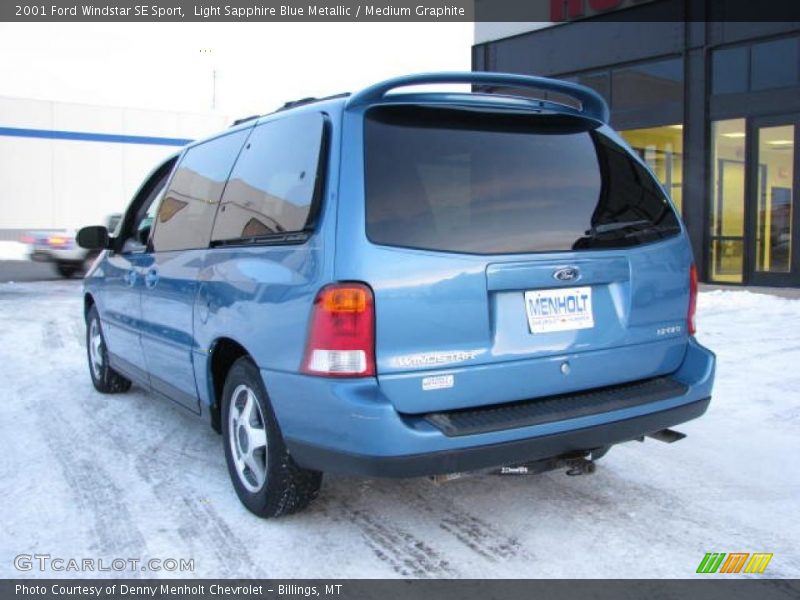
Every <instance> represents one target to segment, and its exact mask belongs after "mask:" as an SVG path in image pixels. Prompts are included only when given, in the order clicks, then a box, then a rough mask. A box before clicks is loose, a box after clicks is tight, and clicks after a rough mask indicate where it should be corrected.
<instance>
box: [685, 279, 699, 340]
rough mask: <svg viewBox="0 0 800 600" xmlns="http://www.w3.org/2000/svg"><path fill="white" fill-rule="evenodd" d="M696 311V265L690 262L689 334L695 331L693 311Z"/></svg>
mask: <svg viewBox="0 0 800 600" xmlns="http://www.w3.org/2000/svg"><path fill="white" fill-rule="evenodd" d="M696 312H697V267H695V266H694V264H692V266H691V267H690V268H689V315H688V319H687V325H688V328H689V335H694V334H695V332H696V331H697V324H696V322H695V313H696Z"/></svg>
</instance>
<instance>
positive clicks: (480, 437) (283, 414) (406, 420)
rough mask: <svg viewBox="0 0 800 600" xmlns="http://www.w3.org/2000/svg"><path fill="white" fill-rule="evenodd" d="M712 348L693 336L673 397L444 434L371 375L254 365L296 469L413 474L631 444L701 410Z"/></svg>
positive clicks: (372, 474)
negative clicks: (398, 405)
mask: <svg viewBox="0 0 800 600" xmlns="http://www.w3.org/2000/svg"><path fill="white" fill-rule="evenodd" d="M714 366H715V358H714V355H713V353H712V352H710V351H709V350H707V349H705V348H703V347H702V346H700V345H699V344H698V343H697V342H696V341H694V340H693V339H691V340H690V341H689V344H688V346H687V351H686V355H685V358H684V360H683V363H682V364H681V366H680V368H679V369H678V370H677V371H676V372H674V373H672V374H671V375H670V378H672V379H674V380H675V381H677V382H680V383H681V384H682V386H681V390H682V391H683V393H679V394H677V395H675V396H671V397H667V398H664V397H662V398H660V399H658V400H656V401H647V402H643V403H641V404H636V405H626V406H624V407H623V408H619V409H615V410H607V411H605V412H600V413H594V414H582V415H578V416H571V417H570V418H565V419H562V420H555V421H550V422H546V423H537V424H532V425H527V426H520V427H512V428H508V429H502V430H492V431H486V432H480V433H474V434H469V435H458V436H447V435H445V434H444V433H443V432H442V431H441V430H440V429H438V428H437V427H435V426H434V425H432V424H431V423H430V422H429V421H428V420H426V418H425V415H401V414H399V413H398V412H397V411H396V410H395V409H394V406H393V405H392V403H391V402H390V401H389V400H388V399H387V398H386V397H385V396H384V395H383V394H382V393H381V389H380V386H378V384H377V382H376V381H375V380H374V379H366V380H364V379H353V380H331V379H325V378H320V377H309V376H304V375H297V374H289V373H279V372H273V371H269V370H262V375H263V377H264V381H265V383H266V387H267V390H268V391H269V394H270V398H271V401H272V406H273V409H274V411H275V415H276V417H277V419H278V422H279V424H280V426H281V430H282V432H283V435H284V438H285V440H286V444H287V446H288V448H289V451H290V453H291V454H292V456H293V457H294V459H295V460H296V461H297V463H298V464H300V465H301V466H303V467H306V468H310V469H316V470H321V471H327V472H336V473H346V474H355V475H362V476H369V477H416V476H422V475H433V474H439V473H452V472H462V471H471V470H476V469H483V468H489V467H495V466H501V465H506V464H511V463H519V462H526V461H532V460H538V459H544V458H551V457H554V456H559V455H562V454H565V453H569V452H575V451H582V450H592V449H596V448H602V447H605V446H609V445H612V444H617V443H620V442H625V441H629V440H632V439H636V438H638V437H641V436H642V435H645V434H647V433H652V432H655V431H658V430H660V429H664V428H666V427H673V426H675V425H678V424H680V423H683V422H685V421H689V420H691V419H694V418H696V417H699V416H700V415H702V414H703V413H704V412H705V410H706V408H707V407H708V404H709V401H710V397H711V388H712V384H713V379H714Z"/></svg>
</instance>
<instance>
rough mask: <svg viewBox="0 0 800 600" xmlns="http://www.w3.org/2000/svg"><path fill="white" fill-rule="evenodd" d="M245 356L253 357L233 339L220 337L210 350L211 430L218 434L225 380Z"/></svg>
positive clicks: (220, 425) (220, 431) (208, 370)
mask: <svg viewBox="0 0 800 600" xmlns="http://www.w3.org/2000/svg"><path fill="white" fill-rule="evenodd" d="M243 356H247V357H250V358H251V359H252V357H253V355H252V354H251V353H250V352H248V350H247V349H246V348H245V347H244V345H242V344H241V343H239V342H237V341H236V340H235V339H233V338H231V337H226V336H222V337H218V338H217V339H215V340H214V342H213V343H212V344H211V347H210V349H209V358H208V369H207V373H206V376H207V377H208V391H209V398H210V400H211V405H210V407H209V411H210V417H211V419H210V421H211V428H212V429H213V430H214V431H216V432H217V433H222V420H221V419H222V388H223V387H224V386H225V378H226V376H227V374H228V371H230V368H231V367H232V366H233V363H235V362H236V361H237V360H239V359H240V358H242V357H243Z"/></svg>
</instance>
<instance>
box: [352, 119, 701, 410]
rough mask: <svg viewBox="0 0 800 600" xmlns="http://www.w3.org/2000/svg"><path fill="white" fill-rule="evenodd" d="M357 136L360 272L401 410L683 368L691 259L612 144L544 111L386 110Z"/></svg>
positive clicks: (652, 193) (645, 179)
mask: <svg viewBox="0 0 800 600" xmlns="http://www.w3.org/2000/svg"><path fill="white" fill-rule="evenodd" d="M365 141H366V148H367V150H366V189H365V193H366V221H367V236H368V238H369V241H370V243H371V244H372V247H371V248H370V255H371V257H373V259H374V260H371V261H370V262H369V264H367V265H365V270H366V271H367V273H366V274H365V276H366V277H367V279H366V280H367V281H369V282H370V284H371V285H372V286H373V289H374V291H375V306H376V321H377V334H376V358H377V365H378V373H379V381H380V384H381V387H382V388H383V389H384V391H385V393H387V394H388V395H389V396H390V397H391V398H392V400H393V402H394V403H395V405H396V406H397V408H398V410H400V411H402V412H412V413H413V412H426V411H429V410H433V409H436V410H442V409H452V408H460V407H468V406H474V405H479V404H487V403H495V402H505V401H513V400H521V399H525V398H530V397H536V396H545V395H551V394H558V393H564V392H567V391H573V390H576V389H585V388H587V387H599V386H602V385H611V384H614V383H619V382H623V381H632V380H636V379H641V378H645V377H650V376H655V375H657V374H662V373H664V372H668V371H669V370H674V369H675V368H677V366H678V364H679V362H680V360H681V358H682V353H683V349H684V347H685V335H686V332H685V330H684V327H683V321H685V316H686V306H687V303H688V289H687V282H688V268H689V263H690V260H691V259H690V255H689V253H688V246H687V245H686V242H685V239H684V238H683V236H681V235H680V233H681V227H680V224H679V221H678V219H677V217H676V216H675V213H674V211H673V209H672V208H671V206H670V204H669V202H668V200H667V199H666V197H665V196H664V194H663V192H662V191H661V189H660V188H659V186H658V185H657V184H656V182H655V181H654V179H653V177H652V175H651V174H650V173H649V172H648V171H647V169H646V168H645V167H644V166H643V165H642V164H641V163H640V162H639V161H638V160H637V159H636V158H635V157H633V156H631V155H630V154H629V153H628V151H627V150H625V149H624V148H623V147H622V146H621V145H620V144H619V143H618V142H617V141H615V140H614V139H613V138H612V137H611V136H610V134H609V133H608V132H605V131H602V130H599V131H598V130H597V128H596V124H595V123H593V122H588V121H585V120H583V119H580V118H577V117H572V116H565V115H556V114H553V115H531V114H518V113H516V114H507V113H505V114H498V113H479V112H475V111H467V110H454V109H441V108H432V107H427V108H422V107H380V108H376V109H373V110H372V111H371V112H370V113H369V114H368V116H367V123H366V135H365ZM381 257H382V258H381ZM643 344H649V345H648V346H646V350H645V351H643V349H642V348H643V347H644V346H642V345H643Z"/></svg>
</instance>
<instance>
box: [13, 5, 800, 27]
mask: <svg viewBox="0 0 800 600" xmlns="http://www.w3.org/2000/svg"><path fill="white" fill-rule="evenodd" d="M582 19H595V20H604V21H640V22H654V21H672V22H681V21H684V22H689V21H716V22H726V21H727V22H751V21H791V22H795V21H797V22H798V25H800V2H798V0H378V1H375V0H138V1H137V0H134V1H131V0H5V1H4V2H2V3H0V21H5V22H14V21H18V22H36V21H42V22H45V21H50V22H52V21H57V22H69V21H84V22H92V21H105V22H111V21H121V22H136V21H140V22H159V21H160V22H182V21H185V22H202V21H219V22H226V21H227V22H235V21H251V22H269V21H277V22H281V21H299V22H302V21H309V22H311V21H318V22H319V21H334V22H335V21H364V22H391V21H525V22H550V23H564V22H569V21H576V20H582Z"/></svg>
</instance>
